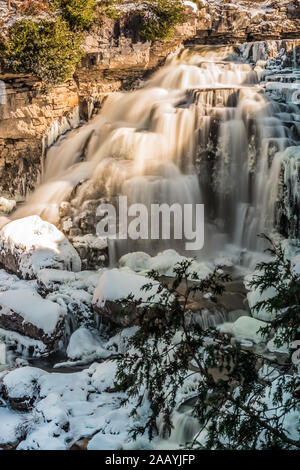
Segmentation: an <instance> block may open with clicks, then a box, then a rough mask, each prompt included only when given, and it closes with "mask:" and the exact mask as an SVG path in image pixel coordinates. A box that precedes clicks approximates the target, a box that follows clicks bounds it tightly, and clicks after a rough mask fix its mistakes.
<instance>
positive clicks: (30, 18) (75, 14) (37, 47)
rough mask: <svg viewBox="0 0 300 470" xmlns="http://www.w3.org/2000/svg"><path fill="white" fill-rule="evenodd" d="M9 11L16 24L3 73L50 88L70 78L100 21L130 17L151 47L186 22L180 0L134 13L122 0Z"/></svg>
mask: <svg viewBox="0 0 300 470" xmlns="http://www.w3.org/2000/svg"><path fill="white" fill-rule="evenodd" d="M13 7H14V8H15V12H17V13H18V14H19V15H20V19H17V20H16V21H15V22H14V23H13V24H12V25H11V26H10V27H9V29H8V39H6V40H5V41H3V42H2V44H0V59H1V61H2V62H3V64H4V66H5V68H6V69H8V70H11V71H13V72H15V73H33V74H35V75H36V76H37V77H38V78H39V79H41V80H42V81H44V82H45V83H47V84H48V85H55V84H58V83H62V82H64V81H65V80H67V79H68V78H70V77H72V75H73V73H74V71H75V68H76V66H77V64H78V63H79V62H80V60H81V57H82V49H81V43H82V41H83V37H84V31H85V30H88V29H89V28H90V27H91V26H92V25H93V23H94V22H95V20H96V19H97V18H99V16H100V15H106V16H109V17H110V18H114V19H116V18H118V17H119V16H126V15H130V14H134V15H135V17H136V22H135V24H136V25H137V28H138V33H139V35H140V37H141V39H144V40H149V41H154V40H165V39H169V38H170V37H172V35H173V33H174V27H175V26H176V25H177V24H179V23H181V22H183V21H184V18H185V7H184V3H183V1H182V0H146V1H143V2H137V4H136V5H134V8H133V7H132V4H130V3H127V4H126V2H125V1H124V0H103V1H102V2H100V3H99V2H97V0H27V1H26V2H15V3H14V4H13Z"/></svg>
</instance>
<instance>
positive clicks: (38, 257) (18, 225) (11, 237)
mask: <svg viewBox="0 0 300 470" xmlns="http://www.w3.org/2000/svg"><path fill="white" fill-rule="evenodd" d="M0 253H1V254H2V255H4V254H5V255H7V254H12V256H13V257H14V259H15V262H16V264H17V266H18V267H17V270H18V273H20V274H21V275H22V277H24V278H34V277H35V275H36V274H37V272H38V271H39V270H40V269H42V268H56V269H66V270H68V271H75V272H76V271H80V270H81V260H80V258H79V255H78V253H77V252H76V250H75V248H73V246H72V245H71V244H70V242H69V241H68V240H67V239H66V237H65V236H64V235H63V233H62V232H60V231H59V230H58V229H57V228H56V227H55V226H54V225H52V224H50V223H49V222H45V221H43V220H42V219H41V218H40V217H38V216H30V217H25V218H23V219H18V220H15V221H13V222H10V223H9V224H7V225H6V226H5V227H3V228H2V230H1V231H0ZM4 262H5V259H4Z"/></svg>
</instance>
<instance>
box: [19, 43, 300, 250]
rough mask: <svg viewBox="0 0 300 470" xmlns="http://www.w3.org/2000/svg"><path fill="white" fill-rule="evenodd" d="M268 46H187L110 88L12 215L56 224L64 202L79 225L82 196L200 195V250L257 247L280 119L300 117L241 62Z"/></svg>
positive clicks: (165, 199) (266, 217) (146, 245)
mask: <svg viewBox="0 0 300 470" xmlns="http://www.w3.org/2000/svg"><path fill="white" fill-rule="evenodd" d="M268 47H271V46H268ZM267 50H268V48H267V47H265V46H264V47H262V46H259V45H255V46H251V47H248V48H247V47H244V48H243V49H242V50H241V51H240V52H241V54H240V56H238V57H237V53H236V49H235V48H234V47H233V46H226V47H211V46H210V47H208V46H202V47H200V46H198V47H194V48H186V49H184V50H183V51H181V52H180V53H179V54H178V56H176V57H173V58H172V59H170V60H169V61H168V62H167V64H166V65H165V66H164V67H163V68H162V69H160V70H159V71H158V72H156V73H155V74H154V75H153V77H152V78H150V79H149V80H148V81H147V82H145V83H144V85H143V87H142V88H141V89H138V90H135V91H132V92H128V93H114V94H111V95H110V96H108V98H107V100H106V102H105V104H104V106H103V109H102V111H101V113H100V115H99V116H98V117H96V118H94V119H93V120H92V121H91V122H90V123H89V124H87V125H85V126H84V127H82V128H80V129H77V130H76V131H72V132H71V133H70V134H69V135H68V136H67V137H64V138H63V139H61V140H60V142H59V144H57V145H54V146H53V147H52V148H51V149H50V150H49V151H48V155H47V159H46V163H45V169H44V176H43V182H42V184H41V186H40V187H39V188H38V189H37V190H36V191H35V192H34V193H33V194H32V196H31V197H30V198H29V200H28V202H27V204H26V205H25V206H24V207H22V208H21V209H20V210H18V211H17V212H16V214H15V217H24V216H26V215H29V214H33V213H34V214H39V215H40V216H41V217H43V218H45V219H47V220H49V221H51V222H53V223H56V224H58V223H59V222H60V218H61V213H60V205H61V203H62V202H64V201H68V202H69V203H70V212H69V213H68V214H65V215H64V217H65V219H68V220H71V221H72V224H73V226H75V227H77V228H78V230H79V231H80V226H79V225H78V224H77V220H78V219H79V213H80V211H81V210H82V206H83V204H85V203H86V202H87V201H99V203H100V201H102V200H105V201H110V202H114V201H115V198H116V197H117V196H118V195H126V196H127V197H128V200H129V203H136V202H138V203H143V204H145V205H146V206H150V205H151V204H153V203H168V204H170V205H171V204H173V203H179V204H180V205H181V206H183V205H184V204H193V205H196V204H197V203H204V204H205V212H206V232H205V237H206V239H205V246H204V249H203V251H202V252H201V255H204V256H210V255H211V254H212V253H215V252H216V251H217V250H225V249H226V246H227V245H228V246H232V245H235V246H237V247H239V248H240V249H244V250H250V251H253V252H256V251H260V250H261V249H262V246H261V245H260V243H261V242H260V241H259V240H258V239H257V235H258V234H259V233H261V232H267V233H268V234H270V232H271V231H272V230H273V229H274V228H275V210H276V205H277V204H278V197H279V196H278V187H279V180H280V175H281V171H282V161H283V154H284V151H285V150H286V148H287V147H289V146H290V145H293V143H295V140H294V137H293V136H292V132H294V131H292V128H291V125H290V124H288V125H287V124H285V122H286V121H287V119H288V120H289V122H290V121H294V122H295V126H296V121H297V118H296V117H295V118H293V113H294V114H295V113H296V107H295V106H293V105H288V104H284V103H278V102H276V101H274V100H272V98H271V97H270V95H269V94H268V93H267V92H266V87H265V86H264V84H263V83H260V80H261V74H260V73H259V71H258V70H257V69H255V68H254V66H252V65H250V64H248V63H246V59H247V57H248V56H249V54H250V51H251V57H252V58H253V57H255V60H259V59H261V58H265V57H266V53H267V52H266V51H267ZM76 224H77V225H76ZM175 242H176V243H175ZM171 246H172V247H175V248H176V249H177V250H178V251H181V252H182V251H183V248H182V243H181V244H180V243H179V242H178V240H177V241H175V240H173V241H169V242H168V243H166V242H165V243H163V240H160V241H156V242H155V243H154V242H153V241H151V240H142V241H138V243H137V242H136V241H135V242H133V243H130V242H128V243H125V244H124V242H123V243H122V244H121V243H119V244H118V242H116V244H114V246H113V248H112V250H113V251H114V253H115V255H114V257H117V258H118V257H119V256H121V255H122V254H123V253H124V252H126V251H127V252H128V251H137V250H138V249H139V250H143V251H147V252H149V253H153V252H157V251H158V250H160V249H163V248H165V247H167V248H170V247H171ZM193 255H194V254H193Z"/></svg>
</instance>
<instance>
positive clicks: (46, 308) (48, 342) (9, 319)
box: [0, 289, 65, 354]
mask: <svg viewBox="0 0 300 470" xmlns="http://www.w3.org/2000/svg"><path fill="white" fill-rule="evenodd" d="M64 326H65V317H64V310H63V309H62V308H61V307H60V306H59V305H58V304H57V303H54V302H51V301H50V300H45V299H43V298H42V297H41V296H40V295H39V294H38V293H37V292H36V291H34V290H31V289H18V290H8V291H6V292H3V293H0V328H1V329H3V330H8V331H13V332H16V333H19V334H20V335H22V336H25V337H26V338H31V339H33V340H38V341H41V342H42V343H43V344H44V345H45V352H44V353H45V354H47V353H51V352H53V351H56V350H57V349H58V348H59V346H60V343H61V341H62V340H63V336H64V331H65V328H64Z"/></svg>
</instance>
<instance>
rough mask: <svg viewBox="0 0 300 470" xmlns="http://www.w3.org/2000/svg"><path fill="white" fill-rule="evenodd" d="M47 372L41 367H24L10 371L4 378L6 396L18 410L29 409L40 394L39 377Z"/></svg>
mask: <svg viewBox="0 0 300 470" xmlns="http://www.w3.org/2000/svg"><path fill="white" fill-rule="evenodd" d="M43 374H46V372H44V371H43V370H41V369H36V368H34V367H22V368H20V369H15V370H13V371H12V372H9V373H8V374H7V375H5V376H4V378H3V388H4V397H5V398H6V399H7V400H8V401H9V403H10V405H11V407H12V408H13V409H16V410H28V409H30V408H31V407H32V405H33V402H34V400H35V398H36V397H37V396H38V391H39V387H38V379H39V378H40V377H41V376H42V375H43Z"/></svg>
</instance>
